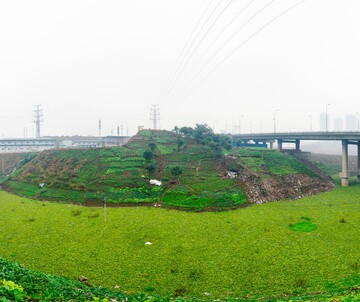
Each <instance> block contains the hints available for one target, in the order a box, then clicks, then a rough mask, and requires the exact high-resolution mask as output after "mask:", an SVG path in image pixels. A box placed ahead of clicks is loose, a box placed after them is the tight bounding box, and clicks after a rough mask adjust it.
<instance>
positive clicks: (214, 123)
mask: <svg viewBox="0 0 360 302" xmlns="http://www.w3.org/2000/svg"><path fill="white" fill-rule="evenodd" d="M216 122H217V120H215V121H213V128H212V130H213V132H214V133H215V123H216Z"/></svg>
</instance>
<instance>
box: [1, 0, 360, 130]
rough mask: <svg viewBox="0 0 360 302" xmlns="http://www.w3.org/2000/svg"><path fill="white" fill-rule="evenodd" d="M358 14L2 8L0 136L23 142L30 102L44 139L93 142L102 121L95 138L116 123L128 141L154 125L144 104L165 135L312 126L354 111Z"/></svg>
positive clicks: (213, 4)
mask: <svg viewBox="0 0 360 302" xmlns="http://www.w3.org/2000/svg"><path fill="white" fill-rule="evenodd" d="M292 7H293V8H292ZM359 9H360V3H359V2H358V1H355V0H348V1H345V2H339V1H335V0H330V1H324V0H319V1H310V0H307V1H293V0H290V1H285V0H276V1H274V0H272V1H270V0H268V1H263V0H259V1H256V0H254V1H246V0H234V1H196V2H194V1H189V0H185V1H165V0H157V1H153V0H150V1H145V0H142V1H140V0H133V1H107V2H106V3H104V2H101V3H100V2H98V1H62V2H61V3H55V2H49V1H31V3H29V2H27V1H18V2H16V3H15V2H12V1H7V2H2V3H1V4H0V26H1V28H2V29H3V30H2V31H0V42H1V44H2V47H1V48H0V66H1V69H0V100H1V110H0V134H1V135H2V137H24V136H25V134H26V135H27V136H28V137H30V136H32V135H33V133H34V131H35V130H33V129H35V125H34V123H33V119H32V116H33V109H34V105H37V104H41V105H42V109H43V115H44V122H43V123H42V135H44V136H52V135H95V136H96V135H98V120H99V119H101V120H102V132H103V135H111V133H113V134H116V132H117V127H119V126H121V125H122V126H123V129H129V134H130V135H131V134H135V133H136V131H137V127H138V126H144V127H145V128H151V127H152V124H151V121H150V108H151V106H152V105H153V104H158V106H159V112H160V120H159V128H161V129H166V130H172V129H173V127H174V126H180V127H181V126H194V125H195V123H206V124H208V125H209V126H210V127H212V128H215V131H216V132H219V131H221V130H225V131H227V132H234V130H235V131H236V129H237V130H238V131H239V126H240V128H241V132H243V133H245V132H251V131H252V132H272V131H273V128H274V115H275V120H276V130H277V131H279V132H281V131H308V130H309V129H310V126H311V127H312V128H313V129H312V130H314V131H315V130H320V115H321V114H322V113H323V112H325V111H328V114H329V116H330V117H331V120H333V119H334V118H343V117H344V116H345V115H346V114H352V115H355V114H356V112H360V105H359V99H360V90H359V89H358V78H359V76H358V70H360V69H359V67H360V58H359V56H358V53H360V41H359V39H358V36H359V34H358V32H359V28H360V20H359V18H358V17H357V12H358V11H359ZM277 16H279V17H277ZM232 20H234V21H232ZM272 20H273V21H272ZM205 21H207V22H205ZM5 29H6V30H5ZM259 30H260V31H259ZM195 38H196V39H195ZM184 54H185V56H184ZM328 104H330V105H328ZM329 119H330V118H329ZM331 127H333V126H331ZM123 131H125V130H123Z"/></svg>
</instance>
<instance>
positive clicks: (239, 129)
mask: <svg viewBox="0 0 360 302" xmlns="http://www.w3.org/2000/svg"><path fill="white" fill-rule="evenodd" d="M242 117H244V115H243V114H242V115H240V116H239V125H238V134H241V118H242Z"/></svg>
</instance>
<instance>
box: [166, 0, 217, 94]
mask: <svg viewBox="0 0 360 302" xmlns="http://www.w3.org/2000/svg"><path fill="white" fill-rule="evenodd" d="M222 1H223V0H220V1H219V2H218V4H217V5H216V6H215V7H214V9H213V10H212V11H211V13H210V14H209V16H208V17H207V18H206V20H205V22H204V23H203V24H202V26H201V28H200V30H199V31H198V33H197V34H196V36H195V37H194V39H193V40H192V42H191V44H190V46H189V48H188V50H187V51H186V53H185V55H184V56H183V58H182V60H181V62H180V64H179V68H178V69H177V70H176V71H175V73H174V77H175V80H174V79H173V80H172V81H171V82H170V85H169V88H168V90H167V91H166V94H165V97H166V96H167V95H168V91H171V89H172V88H173V86H174V83H175V82H176V81H177V78H178V76H177V74H178V71H179V70H182V65H183V64H184V61H185V60H186V58H187V56H188V53H189V52H190V51H191V48H192V47H193V45H194V43H195V42H196V40H197V39H198V37H199V35H200V33H201V32H202V31H203V29H204V27H205V25H206V24H207V23H208V21H209V20H210V18H211V17H212V15H213V14H214V13H215V11H216V10H217V9H218V7H219V5H220V4H221V2H222Z"/></svg>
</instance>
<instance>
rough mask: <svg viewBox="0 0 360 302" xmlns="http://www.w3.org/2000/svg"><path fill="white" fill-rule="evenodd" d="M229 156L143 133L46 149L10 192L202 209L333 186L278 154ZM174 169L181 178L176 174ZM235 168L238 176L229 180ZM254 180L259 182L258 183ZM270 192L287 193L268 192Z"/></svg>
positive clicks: (15, 178) (245, 151) (164, 134)
mask: <svg viewBox="0 0 360 302" xmlns="http://www.w3.org/2000/svg"><path fill="white" fill-rule="evenodd" d="M220 155H221V154H220ZM224 158H226V156H225V157H224V156H223V157H221V156H220V157H219V150H218V149H214V148H213V146H212V147H211V145H207V144H206V143H203V144H199V143H196V140H195V139H192V138H187V137H183V136H181V135H176V134H175V133H173V132H168V131H151V130H143V131H140V132H139V133H138V134H137V135H136V136H134V137H133V138H132V139H131V140H130V142H129V143H128V144H127V145H126V146H124V147H114V148H98V149H87V150H74V149H70V150H50V151H46V152H42V153H41V154H39V155H38V156H37V157H35V158H34V159H33V160H32V161H31V162H29V163H27V164H26V165H24V166H23V167H21V168H20V169H18V170H17V171H16V172H15V173H13V174H12V175H11V176H10V179H8V178H7V179H6V180H7V181H5V182H4V184H3V187H4V188H6V189H7V190H9V191H11V192H14V193H16V194H20V195H23V196H28V197H33V198H37V199H46V200H58V201H61V202H64V201H65V202H66V201H67V202H75V203H81V204H87V203H88V204H91V205H95V204H96V203H100V204H101V203H103V202H104V200H106V202H107V203H112V204H119V205H129V204H141V205H146V204H147V205H154V204H161V205H163V206H167V207H177V208H179V207H180V208H184V209H197V210H203V209H224V208H234V207H238V206H240V205H243V204H246V203H247V202H248V201H249V199H250V201H252V202H257V201H259V200H264V201H271V200H279V199H284V198H297V197H299V196H302V195H310V194H315V193H318V192H319V191H326V190H328V189H329V187H328V186H326V185H324V182H322V181H321V180H319V177H318V175H317V174H316V173H315V172H313V171H312V170H311V169H309V168H307V167H306V165H304V164H303V163H302V162H301V161H299V160H297V159H295V158H293V157H291V156H285V155H284V154H282V153H280V152H277V151H274V150H268V149H261V150H260V149H259V148H254V149H252V148H240V149H234V150H232V152H231V158H232V161H231V162H230V163H227V162H226V161H225V163H224ZM174 168H177V169H178V170H180V174H179V175H174V174H173V170H174ZM227 171H236V172H238V175H237V177H235V178H232V177H229V176H228V173H226V172H227ZM249 173H250V174H251V175H250V177H249ZM304 177H305V179H304ZM315 178H316V179H318V180H317V182H316V181H315V182H314V181H313V179H315ZM150 179H157V180H161V181H162V186H154V185H151V184H150V183H149V180H150ZM254 179H258V180H257V181H256V182H255V183H254ZM269 179H272V180H274V183H269ZM284 182H285V183H286V185H285V186H284ZM298 183H301V185H298ZM312 183H313V186H312V187H311V184H312ZM251 187H254V188H256V193H257V194H255V196H253V195H251V190H246V189H248V188H251ZM267 187H273V188H274V190H273V191H274V192H275V191H276V192H280V193H281V194H280V193H279V194H277V195H276V194H273V192H267V191H266V190H267V189H266V188H267ZM281 187H284V188H287V190H285V191H284V190H283V189H281ZM244 188H245V190H246V192H244ZM264 188H265V189H264ZM316 188H320V189H321V190H319V189H316ZM249 191H250V192H249ZM258 192H265V193H264V194H265V195H266V196H260V195H259V194H258ZM261 194H262V193H261ZM247 195H248V196H247ZM275 195H276V196H275ZM248 197H250V198H248Z"/></svg>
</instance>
